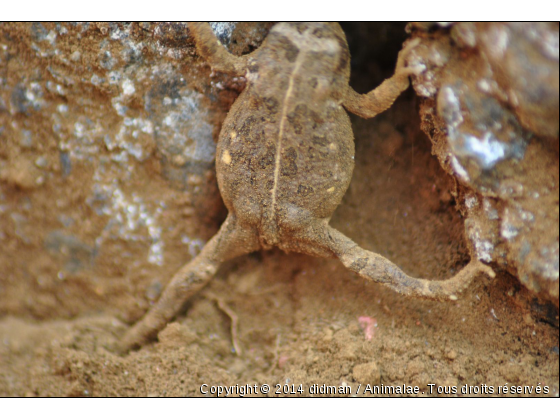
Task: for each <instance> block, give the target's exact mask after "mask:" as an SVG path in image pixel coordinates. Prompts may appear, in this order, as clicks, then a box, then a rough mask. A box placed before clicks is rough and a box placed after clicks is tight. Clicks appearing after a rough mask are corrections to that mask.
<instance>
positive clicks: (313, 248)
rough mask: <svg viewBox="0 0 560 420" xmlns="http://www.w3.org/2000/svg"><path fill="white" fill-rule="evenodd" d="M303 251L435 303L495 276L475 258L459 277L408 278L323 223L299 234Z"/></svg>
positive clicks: (377, 255)
mask: <svg viewBox="0 0 560 420" xmlns="http://www.w3.org/2000/svg"><path fill="white" fill-rule="evenodd" d="M298 242H300V245H299V248H300V250H301V251H302V252H306V253H308V254H311V255H317V256H325V254H326V253H327V252H329V253H330V256H333V257H338V258H339V259H340V261H341V262H342V264H344V265H345V266H346V267H347V268H349V269H350V270H352V271H354V272H356V273H358V274H359V275H360V276H362V277H365V278H366V279H368V280H372V281H375V282H377V283H382V284H384V285H385V286H387V287H390V288H391V289H393V290H395V291H397V292H399V293H401V294H403V295H408V296H416V297H423V298H429V299H436V300H455V299H457V295H458V294H459V293H461V292H462V291H463V290H464V289H465V288H467V286H468V285H469V284H470V283H471V282H472V280H474V278H475V277H477V276H478V275H480V274H483V273H484V274H486V275H487V276H488V277H490V278H493V277H494V276H495V274H494V271H493V270H492V269H491V268H490V267H488V266H486V265H484V264H483V263H481V262H480V261H478V260H476V259H472V260H471V262H470V263H468V264H467V265H466V266H465V267H464V268H463V269H462V270H461V271H460V272H459V273H458V274H456V275H455V276H453V277H451V278H450V279H447V280H425V279H417V278H414V277H410V276H408V275H407V274H405V273H404V272H403V271H402V270H401V269H400V268H399V267H397V266H396V265H395V264H393V263H392V262H391V261H389V260H387V259H386V258H384V257H382V256H381V255H379V254H376V253H374V252H371V251H367V250H365V249H363V248H360V247H359V246H358V245H357V244H356V243H355V242H354V241H352V240H351V239H350V238H348V237H346V236H344V235H343V234H342V233H340V232H339V231H337V230H336V229H334V228H332V227H330V226H329V225H327V224H326V223H324V224H323V223H318V224H314V225H313V226H312V227H310V228H309V229H307V230H306V232H304V234H303V235H300V238H299V240H298Z"/></svg>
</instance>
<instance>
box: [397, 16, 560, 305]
mask: <svg viewBox="0 0 560 420" xmlns="http://www.w3.org/2000/svg"><path fill="white" fill-rule="evenodd" d="M408 31H409V32H410V33H412V35H413V36H415V37H419V38H420V39H421V45H420V46H419V47H418V48H417V49H416V50H415V56H414V58H413V61H415V63H416V64H417V65H424V66H425V71H424V72H423V73H422V74H421V75H420V76H419V77H418V78H417V79H416V80H414V83H413V84H414V88H415V90H416V93H417V94H418V95H420V96H421V97H423V98H425V99H424V101H423V105H422V107H421V111H420V112H421V117H422V120H423V129H424V131H425V132H426V133H427V134H428V135H429V136H430V138H431V139H432V142H433V144H434V152H435V154H436V155H437V157H438V158H439V161H440V163H441V164H442V166H443V167H444V168H445V169H446V170H447V171H448V172H449V173H451V174H453V175H454V176H455V177H456V179H457V180H458V183H459V184H460V185H459V188H458V191H459V202H460V203H461V204H462V210H463V212H464V214H465V215H466V222H465V226H466V230H467V235H468V238H469V239H470V241H471V242H472V244H473V245H474V247H475V249H476V252H477V255H478V258H479V259H481V260H482V261H485V262H488V263H493V264H496V265H498V267H500V268H502V269H504V270H507V271H509V272H510V273H511V274H513V275H515V276H517V277H518V278H519V280H520V281H521V282H522V283H523V284H524V285H526V286H527V287H528V288H529V289H530V290H532V291H533V292H536V293H538V294H540V295H542V296H545V297H547V298H551V299H553V300H555V301H556V302H558V223H559V221H558V194H559V190H558V169H559V168H558V121H559V117H558V100H559V99H558V98H559V96H558V80H559V70H558V69H559V66H558V23H478V24H474V23H458V24H439V25H438V24H410V25H409V26H408Z"/></svg>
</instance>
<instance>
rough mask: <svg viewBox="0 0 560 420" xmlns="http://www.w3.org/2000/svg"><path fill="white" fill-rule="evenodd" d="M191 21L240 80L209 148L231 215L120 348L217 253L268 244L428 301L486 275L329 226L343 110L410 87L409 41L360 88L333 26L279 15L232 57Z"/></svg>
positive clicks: (343, 142)
mask: <svg viewBox="0 0 560 420" xmlns="http://www.w3.org/2000/svg"><path fill="white" fill-rule="evenodd" d="M189 29H190V31H191V32H192V34H193V36H194V38H195V40H196V44H197V47H198V50H199V53H200V55H201V56H203V57H204V58H205V59H206V61H207V62H208V63H209V64H211V65H212V67H213V68H214V69H216V70H218V71H222V72H228V73H232V74H236V75H241V76H245V77H246V78H247V87H246V88H245V90H244V91H243V93H241V95H240V96H239V98H238V99H237V100H236V102H235V103H234V104H233V106H232V108H231V110H230V111H229V114H228V116H227V118H226V120H225V122H224V124H223V127H222V131H221V133H220V139H219V142H218V148H217V155H216V172H217V176H218V184H219V187H220V192H221V194H222V197H223V199H224V202H225V205H226V207H227V209H228V210H229V215H228V217H227V219H226V220H225V222H224V223H223V225H222V227H221V228H220V230H219V232H218V233H217V234H216V235H215V236H214V237H213V238H212V239H211V240H210V241H209V242H208V243H207V244H206V246H205V247H204V249H203V250H202V252H201V253H200V254H199V255H198V256H197V257H196V258H194V259H193V260H192V261H191V262H189V263H188V264H187V265H185V266H184V267H183V268H181V270H180V271H179V272H178V273H177V274H176V275H175V276H174V277H173V279H172V280H171V282H170V283H169V285H168V286H167V287H166V289H165V290H164V292H163V294H162V297H161V298H160V300H159V301H158V303H157V304H156V305H155V306H154V307H153V308H152V309H150V311H149V312H148V313H147V314H146V316H145V317H144V318H143V319H141V320H140V321H139V322H138V323H137V324H136V325H135V326H134V327H133V328H132V329H130V330H129V331H128V333H127V334H126V335H125V337H124V338H123V340H122V342H121V347H122V349H123V350H128V349H130V348H133V347H137V346H139V345H141V344H142V343H144V342H146V341H147V340H149V339H151V338H153V337H154V336H155V335H156V334H157V333H158V332H159V331H160V330H161V329H163V328H164V327H165V325H166V324H167V322H169V321H170V320H171V319H172V317H173V316H174V315H175V314H176V312H177V311H178V310H179V309H180V308H181V306H182V305H183V304H184V302H185V301H186V300H187V299H189V298H190V297H191V296H192V295H193V294H195V293H196V292H197V291H198V290H200V289H201V288H202V287H203V286H204V285H205V284H206V283H207V282H208V281H209V280H210V279H211V278H212V277H213V275H214V274H215V273H216V271H217V269H218V268H219V266H220V264H221V263H222V262H223V261H225V260H228V259H230V258H234V257H237V256H240V255H243V254H247V253H250V252H253V251H257V250H259V249H269V248H271V247H273V246H277V247H279V248H281V249H283V250H285V251H287V252H302V253H305V254H309V255H313V256H318V257H329V258H333V257H334V258H339V259H340V260H341V261H342V263H343V264H344V265H345V266H346V267H348V268H349V269H350V270H352V271H354V272H356V273H358V274H360V275H361V276H363V277H365V278H367V279H369V280H372V281H375V282H379V283H383V284H385V285H386V286H388V287H390V288H392V289H393V290H396V291H397V292H399V293H402V294H405V295H414V296H419V297H426V298H432V299H441V300H443V299H457V294H458V293H460V292H461V291H462V290H463V289H464V288H465V287H467V286H468V284H469V283H470V282H471V281H472V280H473V278H474V277H476V276H477V275H478V274H479V273H481V272H483V273H486V274H487V275H488V276H491V277H493V276H494V273H493V271H492V270H491V269H490V268H489V267H486V266H485V265H483V264H482V263H480V262H479V261H477V260H476V259H473V260H472V261H471V262H470V263H469V264H468V265H467V266H466V267H465V268H464V269H463V270H462V271H461V272H459V273H458V274H457V275H456V276H454V277H452V278H451V279H448V280H443V281H431V280H424V279H416V278H412V277H409V276H408V275H406V274H405V273H404V272H402V271H401V270H400V269H399V268H398V267H397V266H396V265H394V264H393V263H391V262H390V261H388V260H386V259H385V258H383V257H382V256H380V255H378V254H375V253H372V252H370V251H367V250H364V249H362V248H360V247H359V246H358V245H357V244H356V243H354V242H353V241H352V240H351V239H349V238H347V237H346V236H344V235H343V234H342V233H340V232H338V231H337V230H336V229H333V228H332V227H330V226H329V224H328V223H329V220H330V218H331V215H332V213H333V212H334V210H335V209H336V207H337V206H338V205H339V203H340V201H341V200H342V197H343V195H344V193H345V192H346V189H347V188H348V185H349V183H350V178H351V176H352V170H353V168H354V139H353V134H352V128H351V125H350V120H349V118H348V115H347V113H346V111H345V110H344V108H346V110H348V111H351V112H353V113H355V114H357V115H360V116H362V117H365V118H370V117H373V116H375V115H376V114H378V113H380V112H382V111H384V110H386V109H387V108H389V107H390V106H391V104H392V103H393V102H394V100H395V99H396V98H397V97H398V95H399V94H400V93H401V92H402V91H403V90H405V89H406V88H407V87H408V85H409V81H408V76H409V75H411V74H414V73H417V72H418V69H415V68H409V67H406V66H405V58H406V54H407V53H408V51H409V50H410V48H412V47H414V44H413V43H411V44H409V46H408V47H407V48H405V49H404V50H403V51H401V53H400V55H399V59H398V62H397V68H396V70H395V74H394V75H393V76H392V77H391V78H390V79H387V80H385V81H384V82H383V83H382V84H381V85H380V86H379V87H378V88H376V89H374V90H373V91H371V92H370V93H368V94H366V95H360V94H358V93H356V92H355V91H354V90H353V89H352V88H351V87H350V86H349V85H348V81H349V78H350V54H349V52H348V45H347V43H346V38H345V36H344V33H343V31H342V29H341V28H340V26H339V25H338V24H333V23H279V24H277V25H275V26H274V27H273V28H272V29H271V31H270V33H269V35H268V37H267V38H266V40H265V42H264V43H263V45H262V46H261V47H260V48H259V49H257V50H256V51H254V52H253V53H251V54H249V55H245V56H242V57H237V56H233V55H232V54H230V53H229V52H228V51H227V50H226V49H225V48H224V47H223V46H222V45H221V44H220V43H219V41H218V40H217V39H216V37H215V35H214V33H213V32H212V30H211V29H210V27H209V25H208V24H207V23H190V24H189ZM343 107H344V108H343Z"/></svg>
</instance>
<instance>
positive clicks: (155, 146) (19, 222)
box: [0, 23, 267, 316]
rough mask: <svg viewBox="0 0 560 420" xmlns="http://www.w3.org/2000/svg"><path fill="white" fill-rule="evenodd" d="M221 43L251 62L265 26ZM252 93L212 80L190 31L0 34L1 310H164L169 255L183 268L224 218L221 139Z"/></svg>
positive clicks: (225, 36)
mask: <svg viewBox="0 0 560 420" xmlns="http://www.w3.org/2000/svg"><path fill="white" fill-rule="evenodd" d="M214 29H215V30H216V32H217V33H218V35H219V37H220V39H221V40H222V41H223V42H224V44H226V45H231V49H232V51H233V52H236V53H242V52H248V51H249V50H250V49H251V48H254V46H255V45H258V44H259V43H260V42H261V41H262V39H263V38H264V36H265V35H266V32H267V25H250V24H246V25H243V24H242V25H238V27H236V26H235V25H234V24H226V23H218V24H214ZM243 83H244V81H243V80H235V79H234V80H233V81H231V80H229V79H228V78H225V77H224V76H223V75H210V69H209V68H208V66H206V65H205V64H204V63H202V62H201V61H200V60H199V59H198V58H197V57H195V48H194V46H193V43H192V39H191V38H190V37H189V36H188V31H187V25H186V24H143V23H133V24H120V23H119V24H116V23H76V24H74V23H60V24H58V23H57V24H55V23H32V24H29V23H4V24H0V243H1V247H2V250H3V251H2V255H1V256H0V258H1V259H2V260H1V261H0V265H1V267H3V269H2V270H1V272H0V289H1V290H0V292H1V293H0V308H2V310H3V311H7V312H11V313H22V312H28V311H31V313H33V314H35V315H36V316H43V315H45V314H47V313H49V314H51V315H52V314H53V313H54V314H59V315H69V314H72V313H77V312H79V311H82V310H84V309H87V308H84V307H82V306H80V305H81V304H79V303H78V306H76V302H89V304H86V307H87V306H88V305H89V307H91V306H92V305H93V306H94V307H95V308H99V307H107V308H108V309H109V308H110V307H111V306H112V303H114V302H112V297H116V296H117V295H122V294H125V295H129V296H131V297H132V296H133V295H134V293H135V291H136V290H137V289H138V288H140V289H144V288H146V287H147V286H146V283H148V284H149V285H150V286H149V287H148V294H149V296H148V297H149V298H152V299H155V298H156V297H157V294H158V293H159V290H160V289H161V282H160V281H165V280H166V278H165V277H164V276H169V274H170V273H169V272H165V270H163V271H164V272H165V273H163V274H162V267H164V266H165V267H167V266H169V267H170V268H171V269H176V268H177V265H178V264H180V262H179V261H166V260H165V255H166V251H168V250H169V249H173V248H178V249H180V254H181V255H182V256H183V257H182V258H183V261H187V260H188V259H189V258H190V257H189V255H190V256H193V255H195V254H196V253H197V252H198V250H199V249H200V248H201V247H202V245H203V244H204V242H205V241H206V240H207V239H208V237H209V236H210V235H211V234H212V233H213V231H214V230H215V229H216V227H217V226H218V225H219V223H220V221H221V220H220V218H221V217H223V215H224V210H223V206H222V204H221V201H220V198H219V193H218V191H217V185H216V182H215V178H214V171H213V165H214V163H213V161H214V153H215V141H214V138H215V136H216V135H217V133H218V130H219V123H220V121H221V120H222V119H223V117H224V115H225V114H224V113H225V112H226V111H227V108H228V107H229V105H230V104H231V102H232V101H233V100H234V99H235V97H236V96H237V94H238V93H239V91H240V90H241V89H242V87H243ZM168 255H169V254H168ZM169 263H170V264H169ZM131 279H134V281H131ZM22 294H23V295H27V296H28V300H27V302H22V300H21V298H18V296H21V295H22ZM74 298H76V299H74ZM117 310H118V309H117Z"/></svg>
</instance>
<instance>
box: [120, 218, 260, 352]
mask: <svg viewBox="0 0 560 420" xmlns="http://www.w3.org/2000/svg"><path fill="white" fill-rule="evenodd" d="M257 249H259V242H258V239H257V235H256V233H255V232H254V231H253V230H252V229H250V228H245V227H242V226H240V225H239V224H238V223H237V220H236V218H235V216H234V215H232V214H230V215H229V216H228V217H227V219H226V221H225V222H224V223H223V224H222V227H221V228H220V230H219V231H218V233H216V235H214V237H212V239H210V241H208V243H207V244H206V245H205V246H204V248H203V249H202V251H201V252H200V254H199V255H197V256H196V257H195V258H194V259H193V260H192V261H190V262H189V263H188V264H186V265H185V266H183V267H182V268H181V269H180V270H179V271H178V272H177V273H176V274H175V275H174V276H173V278H172V279H171V281H170V282H169V284H168V285H167V286H166V288H165V290H164V291H163V293H162V295H161V298H160V299H159V301H158V302H157V304H156V305H155V306H154V307H153V308H151V309H150V311H149V312H148V313H147V314H146V315H145V316H144V318H142V319H141V320H140V321H138V323H137V324H136V325H134V327H132V328H131V329H130V330H129V331H128V332H127V333H126V334H125V336H124V337H123V339H122V340H121V342H120V344H119V350H120V351H121V352H126V351H128V350H130V349H132V348H135V347H138V346H140V345H142V344H143V343H145V342H147V341H148V340H150V339H152V338H154V337H155V336H156V335H157V333H158V332H159V331H161V330H162V329H163V328H164V327H165V325H166V324H167V323H168V322H169V321H171V319H172V318H173V317H174V316H175V314H176V313H177V312H178V311H179V310H180V309H181V307H182V306H183V304H184V303H185V302H186V301H187V299H189V298H190V297H191V296H193V295H194V294H195V293H196V292H198V291H199V290H200V289H201V288H202V287H204V286H205V285H206V284H207V283H208V282H209V281H210V280H211V279H212V277H213V276H214V274H216V271H217V270H218V268H219V266H220V264H221V263H222V262H223V261H226V260H229V259H231V258H235V257H238V256H240V255H244V254H248V253H250V252H253V251H256V250H257Z"/></svg>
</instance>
